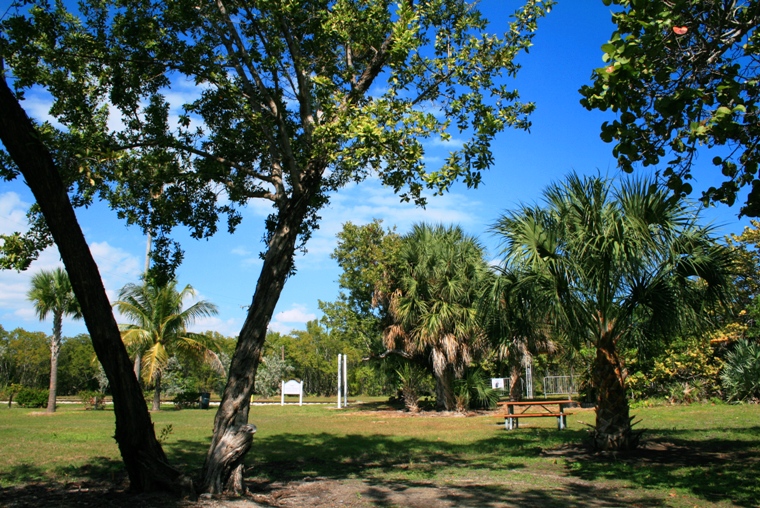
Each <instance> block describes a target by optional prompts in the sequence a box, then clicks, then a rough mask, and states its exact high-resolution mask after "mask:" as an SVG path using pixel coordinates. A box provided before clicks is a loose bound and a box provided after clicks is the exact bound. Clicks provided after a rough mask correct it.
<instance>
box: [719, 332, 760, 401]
mask: <svg viewBox="0 0 760 508" xmlns="http://www.w3.org/2000/svg"><path fill="white" fill-rule="evenodd" d="M720 378H721V381H722V382H723V390H724V391H725V394H726V397H727V398H728V400H730V401H734V400H748V399H760V344H758V343H753V342H749V341H746V340H740V341H739V342H737V343H736V346H735V347H734V349H733V351H731V352H729V353H728V354H727V355H726V362H725V364H724V365H723V372H722V373H721V376H720Z"/></svg>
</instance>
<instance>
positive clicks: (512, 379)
mask: <svg viewBox="0 0 760 508" xmlns="http://www.w3.org/2000/svg"><path fill="white" fill-rule="evenodd" d="M520 374H522V370H521V369H520V364H519V363H517V364H514V365H510V367H509V400H522V386H521V385H520Z"/></svg>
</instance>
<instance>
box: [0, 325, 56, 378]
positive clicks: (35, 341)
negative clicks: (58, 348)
mask: <svg viewBox="0 0 760 508" xmlns="http://www.w3.org/2000/svg"><path fill="white" fill-rule="evenodd" d="M0 374H2V376H3V378H2V379H0V384H3V385H8V384H11V383H17V384H20V385H24V386H28V387H34V388H43V387H47V386H48V380H49V376H50V346H49V342H48V336H47V335H46V334H44V333H42V332H27V331H26V330H24V329H22V328H16V329H15V330H12V331H10V332H5V331H4V330H2V331H1V332H0Z"/></svg>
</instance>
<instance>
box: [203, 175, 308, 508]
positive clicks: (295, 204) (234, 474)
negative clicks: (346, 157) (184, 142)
mask: <svg viewBox="0 0 760 508" xmlns="http://www.w3.org/2000/svg"><path fill="white" fill-rule="evenodd" d="M318 188H319V187H318V184H317V185H316V186H313V187H312V189H313V190H315V189H318ZM307 204H308V196H302V197H301V198H300V199H296V198H292V199H291V200H290V201H289V203H288V204H286V205H283V207H282V208H281V209H280V211H279V213H278V216H277V224H276V226H275V229H274V232H273V234H272V237H271V239H270V241H269V246H268V247H269V248H268V250H267V253H266V255H265V257H264V263H263V266H262V268H261V274H260V275H259V280H258V282H257V283H256V291H255V292H254V295H253V301H252V302H251V307H250V308H249V310H248V315H247V317H246V320H245V323H243V328H242V330H241V331H240V335H239V338H238V342H237V347H236V348H235V354H234V355H233V357H232V362H231V364H230V371H229V378H228V380H227V385H226V387H225V389H224V392H223V394H222V400H221V402H220V404H219V410H218V411H217V413H216V417H215V419H214V435H213V437H212V439H211V446H210V447H209V451H208V454H207V455H206V461H205V463H204V465H203V479H202V490H203V491H204V492H208V493H212V494H216V493H222V492H226V493H230V494H241V493H243V492H245V490H246V489H245V484H244V482H243V470H244V463H243V460H244V457H245V454H246V453H247V452H248V450H249V449H250V448H251V444H252V442H253V434H254V433H255V432H256V426H255V425H249V424H248V411H249V407H250V398H251V394H252V393H253V385H254V380H255V378H256V370H257V368H258V364H259V358H260V356H261V351H262V348H263V346H264V340H265V339H266V333H267V327H268V326H269V321H270V319H271V318H272V314H273V313H274V309H275V306H276V305H277V301H278V300H279V298H280V294H281V293H282V289H283V287H284V285H285V280H286V279H287V277H288V274H289V273H290V270H291V268H292V260H293V254H294V253H295V248H296V240H297V238H298V232H299V228H300V225H301V223H302V221H303V220H304V217H305V216H306V213H307V210H308V207H307Z"/></svg>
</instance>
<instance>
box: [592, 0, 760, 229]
mask: <svg viewBox="0 0 760 508" xmlns="http://www.w3.org/2000/svg"><path fill="white" fill-rule="evenodd" d="M604 1H605V3H606V4H608V5H609V4H610V3H614V4H615V5H616V8H615V10H614V12H613V14H612V20H613V22H614V23H615V24H616V30H615V32H614V33H613V34H612V37H611V38H610V40H609V42H607V43H606V44H604V45H602V51H603V52H604V56H603V59H604V61H605V62H607V63H606V64H605V66H604V67H602V68H599V69H596V70H595V71H594V74H593V83H592V85H590V86H584V87H583V88H582V89H581V94H582V95H583V96H584V99H583V100H582V103H583V104H584V105H585V106H586V107H587V108H589V109H600V110H602V111H604V110H607V109H611V110H612V111H614V112H615V113H617V114H618V118H617V119H615V120H614V121H612V122H605V123H604V124H603V125H602V129H601V137H602V139H603V140H604V141H606V142H614V143H616V144H615V146H614V148H613V154H614V156H615V157H616V158H617V160H618V164H619V165H620V167H621V168H622V169H623V171H626V172H631V171H632V170H633V167H634V165H636V164H638V163H641V164H643V165H644V166H659V167H664V168H665V169H664V171H663V172H662V176H663V177H664V179H665V180H666V181H667V184H668V186H669V187H670V188H671V189H672V190H673V191H674V192H675V193H676V195H678V196H680V195H682V194H689V193H690V192H691V190H692V185H691V183H690V181H691V179H692V174H691V172H692V167H693V165H694V162H695V161H696V160H698V159H699V158H698V157H697V154H698V153H702V154H703V155H704V156H705V159H706V160H712V164H713V165H714V166H715V167H716V169H715V171H716V172H717V171H720V173H722V175H723V177H724V178H723V182H722V184H721V185H720V186H718V187H710V188H709V189H707V190H706V191H705V192H704V193H703V200H704V201H705V202H709V201H720V202H723V203H727V204H729V205H732V204H733V203H734V202H735V200H736V199H737V197H739V195H740V191H741V190H742V188H743V187H749V188H750V192H749V194H748V195H747V198H746V202H745V203H744V204H743V206H742V208H741V214H743V215H747V216H750V217H756V216H758V215H760V179H758V174H757V172H758V163H760V150H758V146H759V144H758V143H759V142H760V122H758V121H757V115H758V108H760V86H758V84H759V83H758V79H760V73H759V72H758V70H759V68H758V66H757V59H758V56H759V55H760V32H758V30H757V27H758V25H759V24H760V2H758V1H757V0H726V1H717V0H704V1H693V0H674V1H669V2H661V1H654V2H642V1H637V0H604ZM714 147H725V149H723V150H716V151H713V152H710V149H711V148H714Z"/></svg>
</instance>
